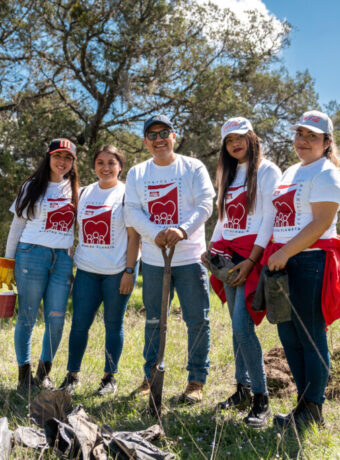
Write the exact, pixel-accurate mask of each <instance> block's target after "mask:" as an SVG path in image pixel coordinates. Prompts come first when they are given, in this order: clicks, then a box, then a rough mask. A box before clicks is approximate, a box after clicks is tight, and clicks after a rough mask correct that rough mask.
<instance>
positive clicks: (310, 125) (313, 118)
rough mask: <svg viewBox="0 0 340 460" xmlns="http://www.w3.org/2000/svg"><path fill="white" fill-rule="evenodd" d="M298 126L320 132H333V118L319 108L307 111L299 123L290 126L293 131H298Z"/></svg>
mask: <svg viewBox="0 0 340 460" xmlns="http://www.w3.org/2000/svg"><path fill="white" fill-rule="evenodd" d="M298 128H307V129H309V130H310V131H313V132H314V133H318V134H323V133H327V134H331V135H332V134H333V123H332V120H331V119H330V118H329V116H328V115H326V114H325V113H323V112H319V111H318V110H310V111H309V112H305V113H304V114H303V115H302V117H301V118H300V120H299V121H298V123H296V124H295V125H293V126H291V127H290V129H291V130H292V131H296V130H297V129H298Z"/></svg>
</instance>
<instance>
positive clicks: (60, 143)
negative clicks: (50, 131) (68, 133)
mask: <svg viewBox="0 0 340 460" xmlns="http://www.w3.org/2000/svg"><path fill="white" fill-rule="evenodd" d="M62 150H66V152H70V153H72V155H73V157H74V158H77V148H76V146H75V145H74V144H73V142H71V141H70V140H68V139H53V141H51V143H50V145H49V146H48V149H47V153H49V154H50V155H51V154H52V153H54V152H58V151H62Z"/></svg>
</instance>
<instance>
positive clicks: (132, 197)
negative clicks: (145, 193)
mask: <svg viewBox="0 0 340 460" xmlns="http://www.w3.org/2000/svg"><path fill="white" fill-rule="evenodd" d="M124 218H125V223H126V226H127V227H133V228H134V229H135V230H136V231H137V232H138V233H139V234H140V235H141V236H142V237H143V238H144V239H147V240H149V241H150V242H152V243H153V242H154V240H155V238H156V236H157V235H158V233H159V232H160V231H161V229H160V228H159V227H158V225H156V224H154V223H153V222H151V221H150V219H149V216H148V215H147V214H146V213H145V211H144V209H143V207H142V201H141V200H140V198H139V195H138V192H137V188H136V171H135V169H134V168H132V169H130V171H129V172H128V175H127V178H126V185H125V205H124Z"/></svg>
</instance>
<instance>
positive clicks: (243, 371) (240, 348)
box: [224, 284, 268, 394]
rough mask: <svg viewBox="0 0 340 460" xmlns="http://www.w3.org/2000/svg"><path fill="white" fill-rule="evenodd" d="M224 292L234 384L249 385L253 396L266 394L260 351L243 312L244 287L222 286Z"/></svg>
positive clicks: (249, 318)
mask: <svg viewBox="0 0 340 460" xmlns="http://www.w3.org/2000/svg"><path fill="white" fill-rule="evenodd" d="M224 288H225V293H226V298H227V303H228V308H229V313H230V317H231V322H232V328H233V349H234V358H235V379H236V381H237V383H241V384H242V385H250V386H251V389H252V391H253V393H255V394H257V393H261V394H268V390H267V383H266V373H265V370H264V362H263V355H262V349H261V345H260V342H259V339H258V338H257V335H256V334H255V326H254V322H253V320H252V319H251V316H250V315H249V313H248V310H247V308H246V301H245V294H244V284H242V286H237V287H231V286H228V285H227V284H225V286H224Z"/></svg>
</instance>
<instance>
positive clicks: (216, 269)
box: [207, 251, 238, 284]
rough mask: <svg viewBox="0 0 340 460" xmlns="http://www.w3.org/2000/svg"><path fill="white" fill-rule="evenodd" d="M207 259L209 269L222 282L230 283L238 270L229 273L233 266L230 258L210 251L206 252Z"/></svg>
mask: <svg viewBox="0 0 340 460" xmlns="http://www.w3.org/2000/svg"><path fill="white" fill-rule="evenodd" d="M207 259H208V261H209V267H208V268H209V270H210V271H211V273H212V274H213V275H214V276H216V278H218V279H219V280H220V281H222V282H223V283H226V284H230V283H231V282H233V280H234V279H235V278H236V277H237V275H238V270H235V271H234V272H231V273H230V270H231V269H232V268H234V267H235V264H234V263H233V262H232V261H231V260H230V259H227V258H226V257H223V256H221V255H220V254H211V252H210V251H209V252H208V254H207Z"/></svg>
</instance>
